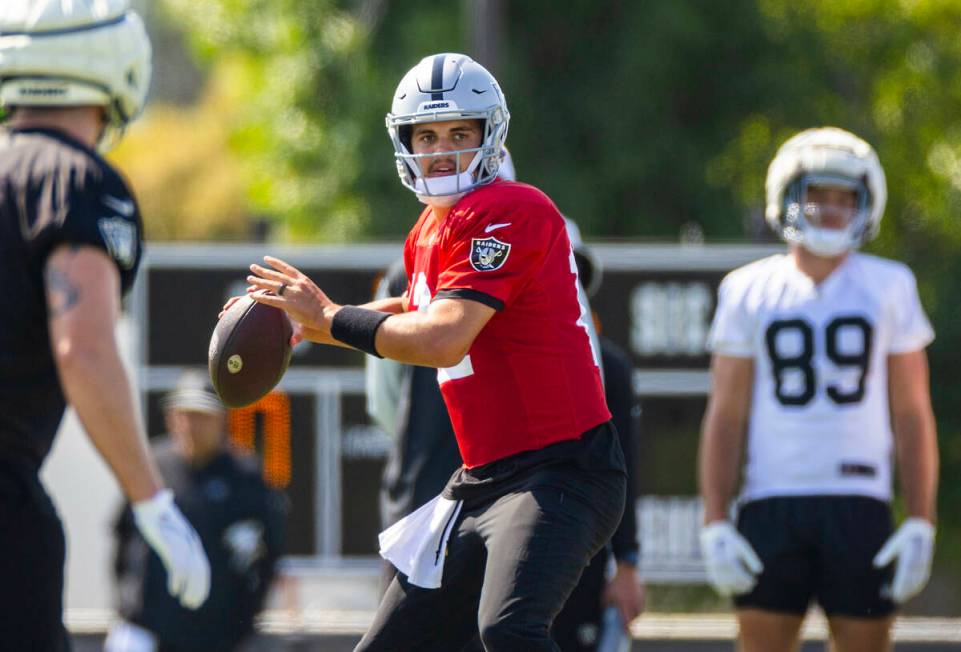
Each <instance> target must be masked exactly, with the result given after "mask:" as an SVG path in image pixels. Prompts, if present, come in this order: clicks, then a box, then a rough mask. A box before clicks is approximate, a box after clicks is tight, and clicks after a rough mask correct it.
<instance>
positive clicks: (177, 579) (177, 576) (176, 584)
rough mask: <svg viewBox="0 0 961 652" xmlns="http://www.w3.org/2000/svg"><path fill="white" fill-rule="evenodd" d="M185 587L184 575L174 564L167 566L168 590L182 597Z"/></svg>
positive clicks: (173, 594)
mask: <svg viewBox="0 0 961 652" xmlns="http://www.w3.org/2000/svg"><path fill="white" fill-rule="evenodd" d="M183 587H184V576H183V573H181V572H180V570H179V569H177V568H175V567H174V565H173V564H170V565H168V566H167V591H168V592H169V593H170V595H172V596H176V597H178V598H179V597H180V594H181V593H182V592H183Z"/></svg>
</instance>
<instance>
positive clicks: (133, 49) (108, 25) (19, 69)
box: [0, 0, 151, 151]
mask: <svg viewBox="0 0 961 652" xmlns="http://www.w3.org/2000/svg"><path fill="white" fill-rule="evenodd" d="M150 54H151V53H150V40H149V39H148V37H147V32H146V31H145V30H144V26H143V22H142V21H141V20H140V17H139V16H138V15H137V14H136V13H135V12H133V11H131V10H130V9H129V5H128V2H127V0H69V1H68V0H3V1H2V2H0V105H2V106H5V107H16V106H48V107H49V106H91V105H92V106H103V107H104V108H105V109H106V112H107V127H106V128H105V129H104V133H103V134H102V135H101V137H100V142H99V143H98V148H99V149H100V150H101V151H105V150H107V149H109V148H110V146H112V145H114V144H116V142H118V141H119V140H120V136H122V134H123V130H124V128H125V127H126V125H127V124H128V123H129V122H130V121H132V120H133V119H134V118H136V117H137V116H138V115H140V112H141V111H142V110H143V106H144V102H145V101H146V98H147V89H148V87H149V86H150Z"/></svg>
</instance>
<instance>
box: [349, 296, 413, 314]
mask: <svg viewBox="0 0 961 652" xmlns="http://www.w3.org/2000/svg"><path fill="white" fill-rule="evenodd" d="M359 307H360V308H367V309H368V310H377V311H379V312H389V313H391V314H394V315H399V314H400V313H402V312H404V298H403V297H385V298H383V299H374V300H373V301H369V302H367V303H365V304H363V305H361V306H359Z"/></svg>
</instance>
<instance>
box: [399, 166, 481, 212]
mask: <svg viewBox="0 0 961 652" xmlns="http://www.w3.org/2000/svg"><path fill="white" fill-rule="evenodd" d="M473 183H474V174H473V173H472V172H461V173H460V174H449V175H447V176H443V177H431V178H430V179H426V178H424V177H417V178H416V179H415V180H414V192H416V193H417V199H419V200H420V201H421V203H423V204H427V205H428V206H439V207H441V208H448V207H450V206H453V205H454V204H456V203H457V201H458V200H459V199H460V198H461V197H463V196H464V195H466V194H467V192H468V191H467V190H462V188H467V189H470V187H471V186H472V185H473Z"/></svg>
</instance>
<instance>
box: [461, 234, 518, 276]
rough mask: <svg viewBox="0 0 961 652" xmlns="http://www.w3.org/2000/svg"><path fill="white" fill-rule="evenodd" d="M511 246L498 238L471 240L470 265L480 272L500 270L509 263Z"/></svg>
mask: <svg viewBox="0 0 961 652" xmlns="http://www.w3.org/2000/svg"><path fill="white" fill-rule="evenodd" d="M510 252H511V246H510V245H509V244H507V243H506V242H501V241H500V240H498V239H497V238H471V241H470V264H471V267H473V268H474V269H476V270H477V271H478V272H492V271H494V270H495V269H500V268H501V267H503V266H504V263H505V262H506V261H507V256H508V254H510Z"/></svg>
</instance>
